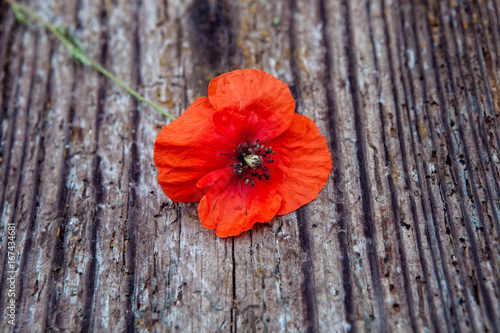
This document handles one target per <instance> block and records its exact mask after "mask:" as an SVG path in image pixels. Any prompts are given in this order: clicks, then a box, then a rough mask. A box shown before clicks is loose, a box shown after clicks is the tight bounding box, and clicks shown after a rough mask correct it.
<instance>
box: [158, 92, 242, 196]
mask: <svg viewBox="0 0 500 333" xmlns="http://www.w3.org/2000/svg"><path fill="white" fill-rule="evenodd" d="M215 112H216V111H215V110H214V108H213V107H212V105H211V104H210V102H209V100H208V98H207V97H200V98H198V99H197V100H196V101H194V102H193V104H191V106H190V107H189V108H188V109H187V110H186V111H185V112H184V113H183V114H182V116H180V117H179V118H178V119H176V120H174V121H173V122H172V123H170V124H169V125H166V126H163V128H162V131H161V132H160V133H159V134H158V136H157V137H156V141H155V149H154V162H155V164H156V166H157V168H158V183H160V185H161V186H162V188H163V191H164V192H165V194H167V195H168V197H169V198H170V199H172V200H173V201H185V202H196V201H198V200H200V199H201V197H202V196H203V194H204V193H203V192H202V191H200V189H199V188H197V187H196V183H197V182H198V180H199V179H200V178H202V177H203V176H204V175H206V174H207V173H210V172H212V171H215V170H218V169H222V168H225V167H227V166H228V165H231V164H232V163H233V162H234V160H233V154H232V152H233V149H234V148H235V145H234V144H233V143H232V142H231V141H229V140H228V139H227V138H225V137H224V136H222V135H220V134H219V133H218V132H217V130H216V128H215V125H214V123H213V121H212V117H213V114H214V113H215Z"/></svg>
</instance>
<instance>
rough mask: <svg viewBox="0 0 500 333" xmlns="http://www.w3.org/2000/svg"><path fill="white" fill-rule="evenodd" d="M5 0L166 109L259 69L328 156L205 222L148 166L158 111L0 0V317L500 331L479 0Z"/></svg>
mask: <svg viewBox="0 0 500 333" xmlns="http://www.w3.org/2000/svg"><path fill="white" fill-rule="evenodd" d="M26 3H27V5H29V6H30V8H32V9H34V10H36V11H38V12H40V13H41V14H42V15H43V16H44V17H45V18H47V19H49V20H51V21H52V22H54V23H56V24H61V25H64V26H66V27H68V28H70V30H71V31H73V32H74V33H75V34H76V36H77V37H78V38H80V39H81V40H82V41H83V42H84V44H85V45H86V46H87V49H88V52H89V54H90V55H91V57H92V58H93V59H96V60H98V61H99V62H101V63H102V64H103V65H105V67H106V68H108V69H109V70H110V71H111V72H112V73H114V74H116V75H117V76H118V77H120V78H122V79H123V80H124V81H126V82H128V83H130V84H131V86H132V87H134V88H137V89H138V90H140V91H141V92H142V93H144V94H145V95H146V96H147V97H148V98H149V99H151V100H153V101H155V102H156V103H158V104H160V105H162V106H163V107H165V108H166V109H168V110H169V112H171V113H172V114H174V115H177V116H178V115H180V114H182V112H183V111H184V110H185V109H186V108H187V107H188V106H189V105H190V104H191V102H192V101H194V100H195V99H196V98H197V97H199V96H202V95H206V93H207V86H208V82H209V81H210V80H211V79H212V78H213V77H215V76H217V75H219V74H221V73H223V72H227V71H231V70H233V69H235V68H260V69H263V70H265V71H267V72H269V73H270V74H272V75H274V76H276V77H278V78H279V79H281V80H282V81H284V82H286V83H287V84H288V85H289V86H290V89H291V91H292V94H293V96H294V98H295V100H296V103H297V108H296V112H298V113H300V114H303V115H306V116H308V117H310V118H311V119H313V120H314V122H315V123H316V124H317V125H318V127H319V129H320V131H321V133H322V134H323V135H324V136H325V138H326V139H327V141H328V143H329V147H330V151H331V153H332V158H333V162H334V163H333V164H334V165H333V170H332V174H331V177H330V179H329V181H328V183H327V185H326V186H325V188H324V190H323V191H322V192H321V193H320V195H319V197H318V198H317V199H316V200H315V201H313V202H312V203H311V204H309V205H306V206H305V207H302V208H300V209H299V210H298V211H297V212H294V213H291V214H288V215H285V216H279V217H276V218H274V219H273V220H272V221H270V222H268V223H264V224H259V225H258V226H255V227H254V228H253V229H252V230H250V231H248V232H245V233H243V234H242V235H241V236H238V237H234V238H228V239H220V238H218V237H217V236H215V235H214V233H213V232H212V231H211V230H207V229H204V228H203V227H202V226H201V224H200V223H199V219H198V216H197V204H188V203H173V202H172V201H170V200H169V199H168V198H167V197H166V196H165V195H164V193H163V191H162V190H161V188H160V186H159V185H158V184H157V182H156V174H157V170H156V167H155V166H154V163H153V146H154V140H155V137H156V134H157V133H158V132H159V131H160V129H161V126H162V125H164V124H166V123H168V120H166V119H165V118H164V117H162V116H160V115H158V114H156V113H155V112H154V111H153V110H152V109H151V108H149V107H147V106H145V105H142V104H141V103H138V102H137V101H136V100H134V99H133V98H132V97H130V96H129V95H127V94H126V93H125V92H124V91H122V90H121V89H120V88H119V87H118V86H117V85H116V84H114V83H112V82H111V81H109V80H107V79H105V78H104V77H103V76H101V75H99V74H98V73H96V72H95V71H93V70H92V69H90V68H87V67H82V66H80V65H76V64H75V63H73V62H72V60H71V59H70V58H69V56H68V54H67V51H66V50H65V49H64V48H63V46H62V45H60V43H58V42H57V41H56V40H54V39H53V38H52V37H51V36H50V35H49V34H48V33H47V32H46V31H45V30H43V29H41V28H39V27H23V26H21V25H19V24H17V23H15V21H14V17H13V13H12V11H11V10H10V9H9V6H8V4H6V3H2V4H1V5H0V6H1V7H0V8H1V10H2V11H1V14H0V20H1V23H0V24H1V29H0V45H1V47H0V106H1V111H0V115H1V119H2V127H1V130H0V153H1V155H0V158H1V160H0V175H1V178H0V199H1V203H0V211H1V221H2V223H1V225H0V246H1V256H0V258H1V260H2V263H3V265H4V267H7V264H8V251H7V247H8V246H7V244H8V233H7V231H8V225H9V224H10V225H15V228H16V233H17V234H16V261H15V264H16V268H17V275H16V278H15V286H16V291H15V300H16V305H17V307H16V324H15V325H14V326H13V325H11V324H9V323H8V317H2V321H1V324H0V327H1V328H0V329H1V330H2V331H9V332H10V331H19V332H24V331H37V332H38V331H44V330H49V331H64V330H65V331H89V330H93V331H96V332H100V331H149V330H152V331H165V332H171V331H210V332H211V331H232V332H233V331H234V332H236V331H245V332H246V331H265V332H278V331H292V332H301V331H311V332H316V331H318V332H345V331H380V332H385V331H415V332H420V331H432V332H452V331H458V332H466V331H491V332H497V331H498V330H499V327H500V297H499V295H500V282H499V281H500V246H499V244H500V215H499V210H498V209H499V195H500V176H499V163H500V160H499V157H498V156H499V152H498V147H499V146H500V138H499V129H498V121H499V120H498V115H499V111H500V100H499V94H500V84H499V80H498V75H500V73H499V71H500V63H499V52H500V26H499V14H498V13H499V4H498V2H497V1H494V0H482V1H469V2H466V3H464V2H460V3H459V2H456V3H455V2H453V1H451V2H442V1H435V0H425V1H416V0H404V1H392V0H377V1H368V0H353V1H348V0H338V1H333V0H332V1H327V0H314V1H301V0H290V1H279V0H276V1H264V0H257V1H248V0H240V1H235V2H232V1H223V0H211V1H201V0H191V1H178V0H169V1H167V0H165V1H158V2H150V1H134V2H130V1H125V0H113V1H96V0H79V1H74V2H60V1H52V0H51V1H39V0H31V1H29V2H26ZM9 276H10V275H9V273H8V270H7V269H5V268H4V270H3V272H2V274H1V280H0V281H1V282H0V283H1V288H0V303H1V304H2V310H5V309H6V306H7V304H8V302H9V300H10V297H9V296H8V290H9V287H10V282H9V280H7V278H8V277H9Z"/></svg>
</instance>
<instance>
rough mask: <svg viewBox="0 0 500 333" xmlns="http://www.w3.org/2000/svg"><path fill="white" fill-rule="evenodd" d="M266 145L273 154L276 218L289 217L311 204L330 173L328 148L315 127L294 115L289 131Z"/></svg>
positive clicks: (302, 117) (272, 183) (306, 120)
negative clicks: (278, 203)
mask: <svg viewBox="0 0 500 333" xmlns="http://www.w3.org/2000/svg"><path fill="white" fill-rule="evenodd" d="M266 145H270V146H272V149H273V150H274V151H275V152H276V153H275V155H273V159H274V163H273V167H272V170H271V171H272V172H271V178H270V179H269V183H270V185H271V186H273V187H274V188H275V189H276V190H277V191H278V193H279V194H280V196H281V207H280V209H279V210H278V212H277V214H278V215H283V214H288V213H290V212H293V211H294V210H296V209H298V208H299V207H301V206H303V205H305V204H307V203H309V202H311V201H312V200H314V199H315V198H316V197H317V196H318V193H319V192H320V191H321V189H322V188H323V187H324V186H325V184H326V181H327V180H328V176H329V175H330V172H331V170H332V159H331V156H330V152H329V151H328V145H327V143H326V140H325V138H324V137H323V135H321V133H320V132H319V129H318V127H317V126H316V124H314V122H313V121H312V120H311V119H309V118H307V117H304V116H301V115H299V114H295V115H294V118H293V122H292V124H291V125H290V127H289V128H288V130H287V131H286V132H284V133H283V134H282V135H280V136H279V137H277V138H276V139H273V140H271V141H268V142H267V143H266Z"/></svg>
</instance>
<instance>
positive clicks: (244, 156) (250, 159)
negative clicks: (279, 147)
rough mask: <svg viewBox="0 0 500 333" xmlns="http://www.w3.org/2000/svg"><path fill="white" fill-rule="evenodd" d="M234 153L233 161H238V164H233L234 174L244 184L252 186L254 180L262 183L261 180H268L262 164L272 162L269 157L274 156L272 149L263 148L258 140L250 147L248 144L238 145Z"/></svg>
mask: <svg viewBox="0 0 500 333" xmlns="http://www.w3.org/2000/svg"><path fill="white" fill-rule="evenodd" d="M234 152H235V153H236V155H235V156H233V159H235V160H238V163H234V164H233V167H234V172H235V173H237V174H238V176H239V177H240V178H241V180H242V181H244V182H245V184H250V185H251V186H254V179H255V178H257V179H258V180H260V181H262V178H264V179H265V180H268V179H269V178H270V177H271V176H270V175H269V169H268V167H267V166H265V165H264V162H266V163H273V162H274V161H273V158H272V156H271V155H273V154H274V151H273V150H272V147H265V146H264V145H261V144H259V140H256V141H255V142H254V143H252V144H251V145H249V144H248V143H245V144H243V145H238V149H234Z"/></svg>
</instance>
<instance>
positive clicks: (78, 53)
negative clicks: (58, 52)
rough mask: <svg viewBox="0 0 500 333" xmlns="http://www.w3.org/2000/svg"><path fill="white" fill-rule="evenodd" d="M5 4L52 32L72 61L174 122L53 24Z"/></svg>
mask: <svg viewBox="0 0 500 333" xmlns="http://www.w3.org/2000/svg"><path fill="white" fill-rule="evenodd" d="M7 2H8V3H9V4H10V5H11V7H12V9H13V10H14V13H15V14H16V17H17V18H18V19H19V20H20V21H21V22H23V23H25V24H26V23H27V22H26V20H25V16H28V17H30V19H31V20H32V21H33V22H36V21H38V22H40V23H41V24H42V25H43V26H44V27H45V28H47V29H48V30H50V32H52V33H53V34H54V35H55V36H56V37H57V39H59V40H60V41H61V43H63V44H64V46H66V48H67V49H68V50H69V52H70V55H71V57H72V58H73V59H75V60H76V61H80V62H81V63H83V64H85V65H88V66H91V67H94V68H95V69H96V70H98V71H99V72H100V73H101V74H102V75H104V76H105V77H107V78H109V79H110V80H111V81H113V82H115V83H116V84H118V85H119V86H120V87H122V88H123V89H125V90H126V91H127V92H128V93H129V94H131V95H132V96H134V97H135V98H137V99H138V100H140V101H141V102H143V103H146V104H147V105H149V106H150V107H152V108H153V109H155V110H156V111H158V112H160V113H161V114H163V115H164V116H166V117H168V118H170V119H171V120H175V117H174V116H172V115H171V114H170V113H168V112H167V111H165V110H163V109H162V108H160V107H159V106H158V105H156V104H154V103H153V102H151V101H148V100H147V99H146V98H145V97H144V96H142V95H141V94H139V93H138V92H137V91H135V90H134V89H132V88H131V87H130V86H128V85H127V84H126V83H125V82H123V81H122V80H120V79H118V78H117V77H116V76H114V75H113V74H111V73H110V72H109V71H108V70H106V69H105V68H104V67H102V66H101V65H100V64H98V63H97V62H95V61H94V60H92V59H91V58H89V56H88V55H87V53H86V52H85V50H84V49H82V48H81V47H79V46H78V45H77V43H76V41H75V39H73V40H71V39H70V38H68V35H67V34H65V33H64V32H63V31H61V29H58V27H56V26H54V25H53V24H51V23H50V22H48V21H47V20H45V19H43V18H42V17H41V16H40V15H38V14H37V13H35V12H34V11H32V10H31V9H29V8H28V7H26V6H24V5H22V4H20V3H17V2H15V1H13V0H7Z"/></svg>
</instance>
